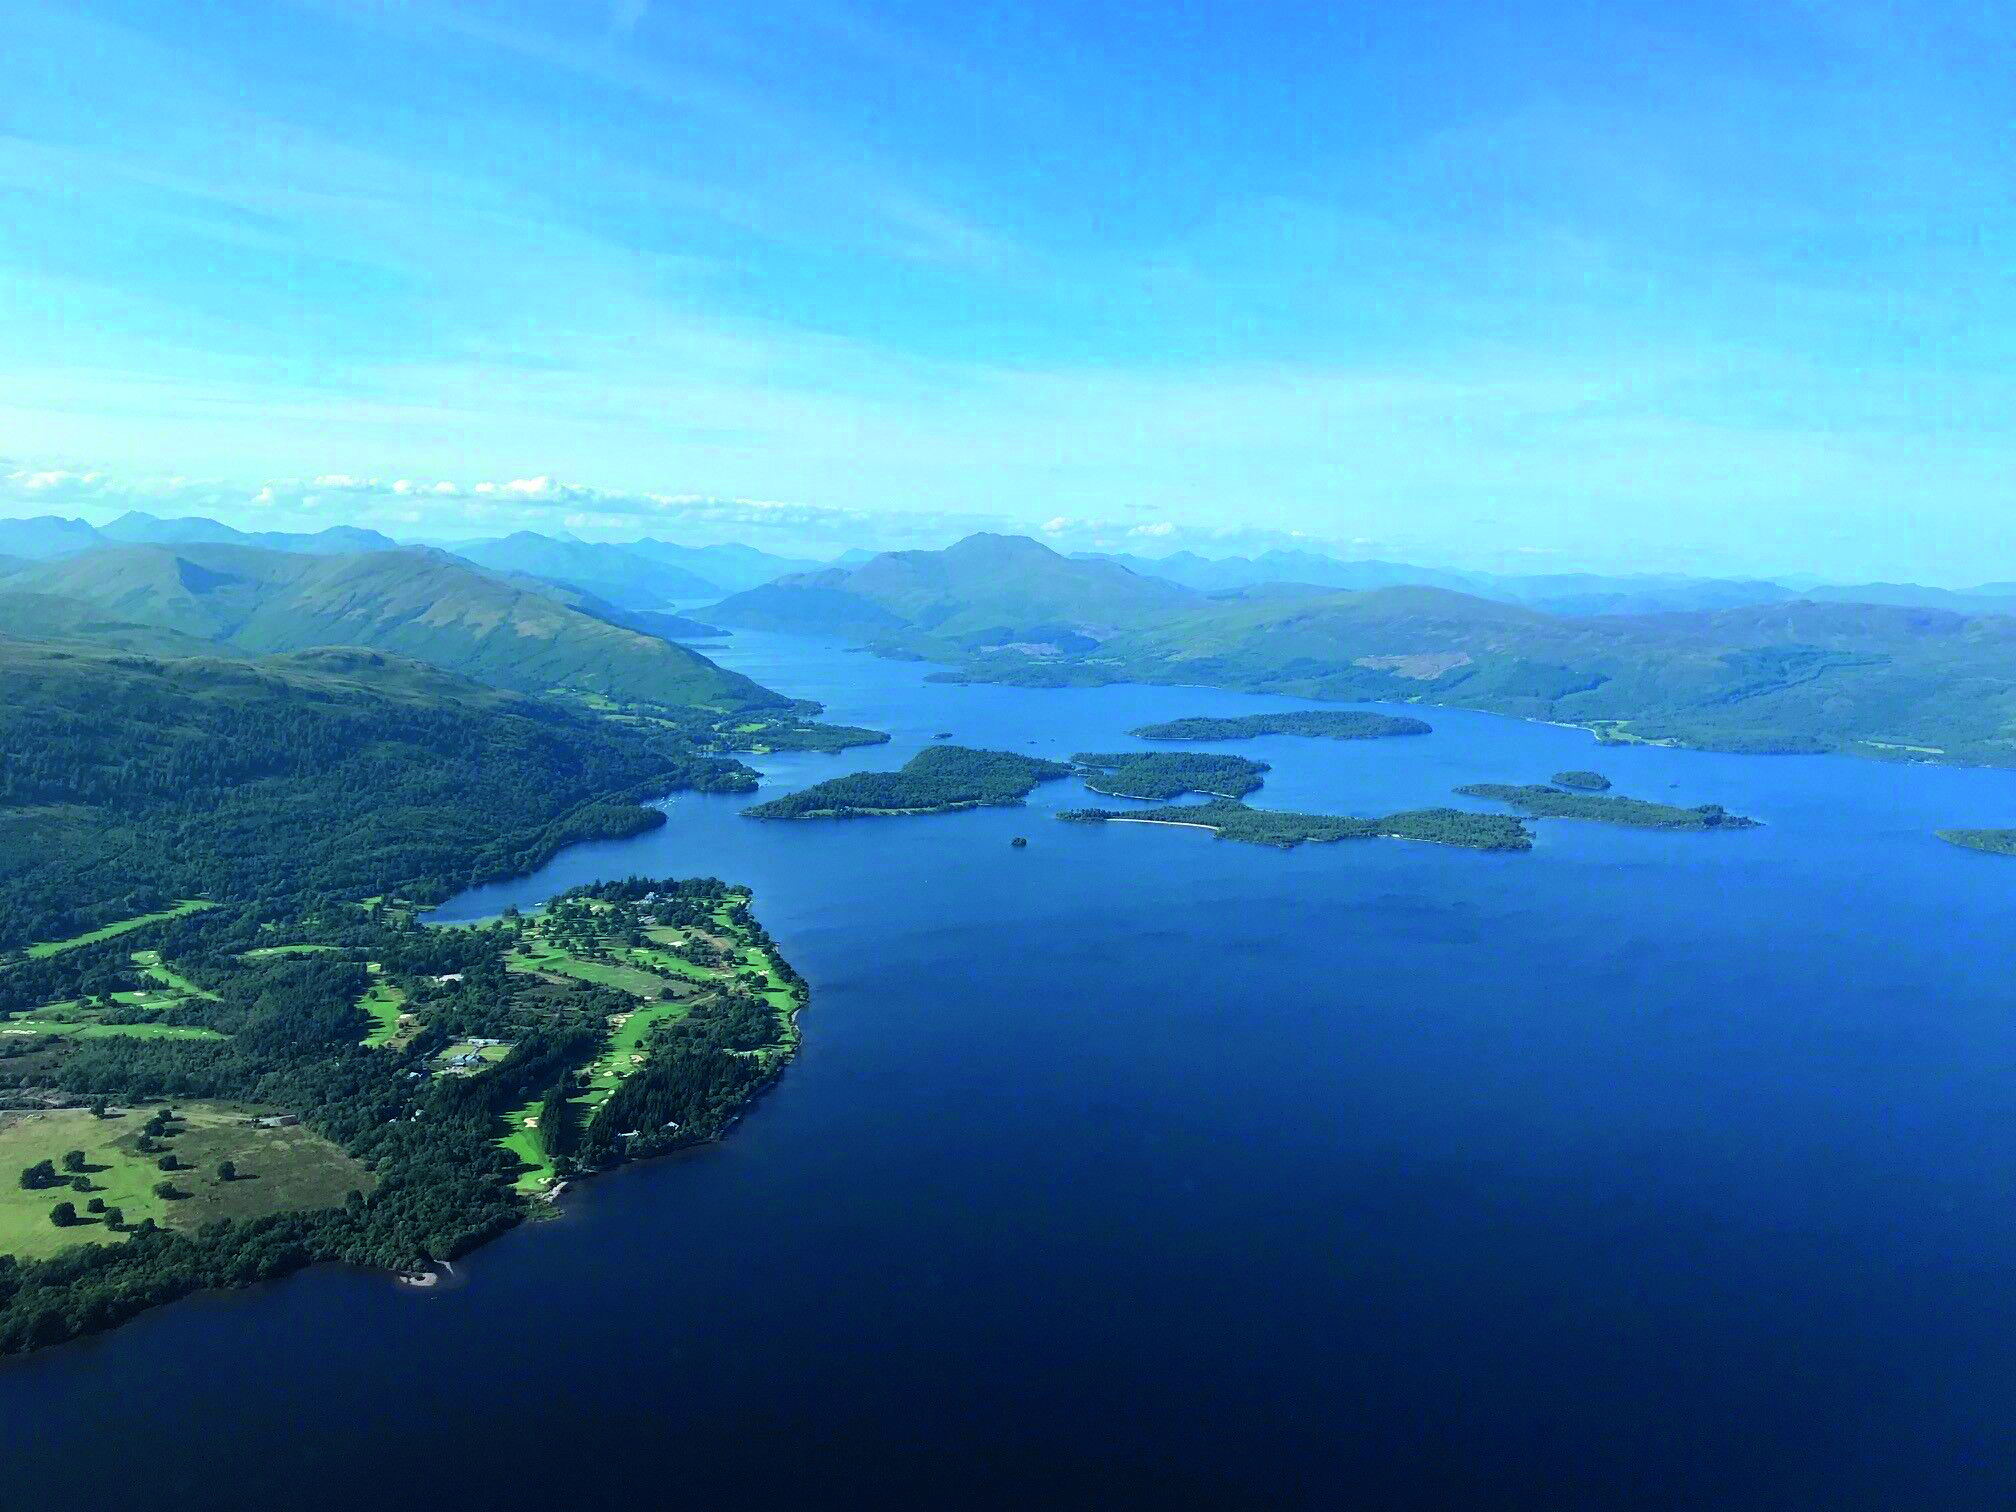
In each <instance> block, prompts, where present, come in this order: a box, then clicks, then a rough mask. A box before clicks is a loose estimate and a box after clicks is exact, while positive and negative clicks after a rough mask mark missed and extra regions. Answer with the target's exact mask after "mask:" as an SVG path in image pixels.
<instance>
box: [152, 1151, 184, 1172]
mask: <svg viewBox="0 0 2016 1512" xmlns="http://www.w3.org/2000/svg"><path fill="white" fill-rule="evenodd" d="M154 1164H155V1166H156V1167H157V1168H158V1169H160V1170H163V1171H172V1170H174V1169H175V1167H176V1166H178V1165H180V1164H181V1162H180V1161H178V1160H177V1159H176V1158H175V1152H174V1151H173V1150H170V1151H169V1152H168V1153H167V1154H166V1155H163V1156H162V1157H161V1158H160V1159H159V1160H157V1161H155V1162H154Z"/></svg>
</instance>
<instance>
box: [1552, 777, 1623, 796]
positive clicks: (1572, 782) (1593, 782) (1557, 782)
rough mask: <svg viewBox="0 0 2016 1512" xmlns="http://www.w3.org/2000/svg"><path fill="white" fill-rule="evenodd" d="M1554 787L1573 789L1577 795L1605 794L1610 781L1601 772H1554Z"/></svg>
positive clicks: (1608, 789) (1608, 788)
mask: <svg viewBox="0 0 2016 1512" xmlns="http://www.w3.org/2000/svg"><path fill="white" fill-rule="evenodd" d="M1554 786H1556V787H1561V788H1573V789H1574V790H1575V791H1576V792H1578V793H1607V792H1609V791H1610V779H1609V778H1608V777H1605V776H1604V775H1603V774H1602V773H1601V772H1556V773H1555V774H1554Z"/></svg>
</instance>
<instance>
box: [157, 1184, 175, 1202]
mask: <svg viewBox="0 0 2016 1512" xmlns="http://www.w3.org/2000/svg"><path fill="white" fill-rule="evenodd" d="M154 1195H155V1196H156V1197H160V1198H163V1199H164V1200H173V1199H174V1198H177V1197H180V1196H181V1195H182V1194H181V1193H180V1192H178V1191H176V1190H175V1183H174V1182H172V1181H157V1182H155V1183H154Z"/></svg>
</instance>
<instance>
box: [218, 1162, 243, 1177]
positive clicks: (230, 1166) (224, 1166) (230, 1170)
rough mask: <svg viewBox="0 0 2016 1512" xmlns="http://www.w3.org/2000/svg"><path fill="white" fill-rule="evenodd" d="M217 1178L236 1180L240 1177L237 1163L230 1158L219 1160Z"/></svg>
mask: <svg viewBox="0 0 2016 1512" xmlns="http://www.w3.org/2000/svg"><path fill="white" fill-rule="evenodd" d="M217 1179H218V1180H219V1181H236V1180H237V1179H238V1166H237V1163H236V1162H234V1161H229V1160H220V1161H218V1162H217Z"/></svg>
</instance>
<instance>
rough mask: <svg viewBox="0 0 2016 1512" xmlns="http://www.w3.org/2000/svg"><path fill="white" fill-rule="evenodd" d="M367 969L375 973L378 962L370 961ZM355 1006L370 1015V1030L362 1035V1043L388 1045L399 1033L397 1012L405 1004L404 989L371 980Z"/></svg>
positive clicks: (388, 983) (374, 1045)
mask: <svg viewBox="0 0 2016 1512" xmlns="http://www.w3.org/2000/svg"><path fill="white" fill-rule="evenodd" d="M369 969H370V970H371V971H372V972H374V973H375V972H376V971H377V970H378V963H377V962H376V961H373V962H371V963H370V968H369ZM357 1006H358V1007H359V1008H362V1009H363V1010H364V1011H365V1012H366V1013H368V1014H370V1015H371V1032H370V1033H369V1034H367V1035H365V1036H364V1043H365V1044H367V1045H371V1046H373V1047H376V1046H378V1045H389V1044H391V1043H392V1041H393V1040H394V1039H395V1038H397V1036H398V1034H399V1013H400V1010H402V1009H403V1008H405V1006H406V990H405V989H404V988H403V987H395V986H393V985H392V984H391V983H390V982H373V983H372V984H371V988H370V990H369V991H368V992H366V993H365V994H364V996H363V997H361V998H359V999H358V1000H357Z"/></svg>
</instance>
